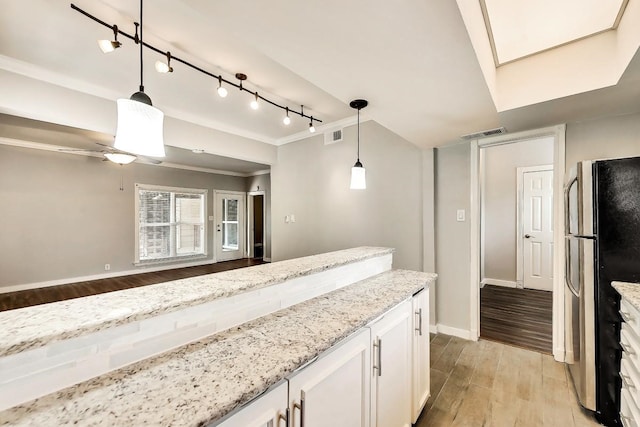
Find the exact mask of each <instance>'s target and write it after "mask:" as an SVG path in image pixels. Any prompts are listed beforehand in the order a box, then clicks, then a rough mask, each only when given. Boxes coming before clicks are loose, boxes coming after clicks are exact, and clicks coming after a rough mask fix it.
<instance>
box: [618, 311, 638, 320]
mask: <svg viewBox="0 0 640 427" xmlns="http://www.w3.org/2000/svg"><path fill="white" fill-rule="evenodd" d="M620 316H621V317H622V320H624V321H625V322H626V323H632V322H635V320H636V318H635V317H633V316H632V315H631V314H630V313H627V312H626V311H620Z"/></svg>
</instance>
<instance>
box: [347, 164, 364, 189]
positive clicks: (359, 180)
mask: <svg viewBox="0 0 640 427" xmlns="http://www.w3.org/2000/svg"><path fill="white" fill-rule="evenodd" d="M350 188H351V189H352V190H366V189H367V179H366V170H365V168H364V166H362V163H360V162H359V161H358V162H356V164H355V165H353V167H352V168H351V187H350Z"/></svg>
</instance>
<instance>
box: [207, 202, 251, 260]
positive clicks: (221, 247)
mask: <svg viewBox="0 0 640 427" xmlns="http://www.w3.org/2000/svg"><path fill="white" fill-rule="evenodd" d="M245 199H246V193H243V192H239V191H218V190H215V191H214V212H215V215H214V218H215V222H216V227H215V229H216V231H215V235H214V239H215V248H216V261H218V262H219V261H230V260H233V259H240V258H244V256H245V230H246V223H245V212H246V210H245V208H244V204H245Z"/></svg>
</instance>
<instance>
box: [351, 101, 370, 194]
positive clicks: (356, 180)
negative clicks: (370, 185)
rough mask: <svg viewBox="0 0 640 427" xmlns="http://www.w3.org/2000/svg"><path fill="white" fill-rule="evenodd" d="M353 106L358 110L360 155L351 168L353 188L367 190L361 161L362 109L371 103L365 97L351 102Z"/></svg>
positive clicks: (364, 171)
mask: <svg viewBox="0 0 640 427" xmlns="http://www.w3.org/2000/svg"><path fill="white" fill-rule="evenodd" d="M349 105H350V106H351V108H355V109H357V110H358V157H357V160H356V163H355V164H354V165H353V167H352V168H351V185H350V187H349V188H351V189H352V190H365V189H366V188H367V179H366V170H365V168H364V166H362V163H361V162H360V110H361V109H363V108H364V107H366V106H367V105H369V102H367V101H366V100H364V99H356V100H354V101H351V103H350V104H349Z"/></svg>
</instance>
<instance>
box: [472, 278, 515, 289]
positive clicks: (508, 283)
mask: <svg viewBox="0 0 640 427" xmlns="http://www.w3.org/2000/svg"><path fill="white" fill-rule="evenodd" d="M480 284H481V285H482V286H484V285H496V286H504V287H506V288H517V287H518V286H517V285H516V282H512V281H511V280H502V279H491V278H489V277H485V278H484V279H482V281H481V282H480Z"/></svg>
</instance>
